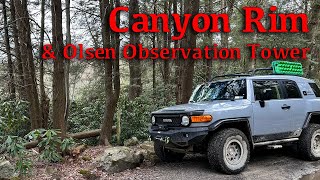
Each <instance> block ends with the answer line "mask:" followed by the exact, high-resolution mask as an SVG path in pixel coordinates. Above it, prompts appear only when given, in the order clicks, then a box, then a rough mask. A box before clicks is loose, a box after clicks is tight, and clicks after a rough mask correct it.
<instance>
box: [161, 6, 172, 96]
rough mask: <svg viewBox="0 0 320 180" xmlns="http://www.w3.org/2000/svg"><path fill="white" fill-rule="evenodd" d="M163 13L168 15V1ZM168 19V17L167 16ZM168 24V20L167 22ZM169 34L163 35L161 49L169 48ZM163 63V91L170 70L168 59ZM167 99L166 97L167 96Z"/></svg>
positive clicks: (166, 86) (166, 85)
mask: <svg viewBox="0 0 320 180" xmlns="http://www.w3.org/2000/svg"><path fill="white" fill-rule="evenodd" d="M163 3H164V13H166V14H170V9H171V8H170V4H171V2H168V1H164V2H163ZM169 17H170V16H169ZM169 23H170V20H169ZM168 37H169V33H166V32H164V33H163V42H162V43H163V45H162V47H163V48H168V47H169V46H170V43H169V40H168ZM161 61H162V62H163V83H164V87H165V89H167V88H168V84H169V77H170V69H169V61H170V60H169V59H168V60H164V59H163V60H161ZM167 97H168V96H167Z"/></svg>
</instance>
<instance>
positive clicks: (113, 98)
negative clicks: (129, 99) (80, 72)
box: [100, 0, 120, 145]
mask: <svg viewBox="0 0 320 180" xmlns="http://www.w3.org/2000/svg"><path fill="white" fill-rule="evenodd" d="M116 6H117V7H119V6H120V0H116ZM112 7H113V1H112V3H110V2H109V0H102V1H100V17H101V22H102V23H101V26H102V27H101V30H102V39H103V47H104V48H110V47H111V46H112V43H111V41H112V42H114V45H115V47H116V52H117V55H116V57H117V58H116V59H115V60H114V61H112V60H106V61H105V62H104V68H105V69H104V71H105V77H104V78H105V95H106V98H105V114H104V119H103V122H102V124H101V132H100V144H101V145H109V144H110V140H111V137H112V126H113V118H114V114H115V111H116V107H117V102H118V99H119V94H120V72H119V48H120V35H119V33H113V32H111V30H110V27H109V23H108V18H107V17H109V14H110V12H111V8H112ZM117 20H118V21H117V24H118V25H119V24H120V15H119V14H117Z"/></svg>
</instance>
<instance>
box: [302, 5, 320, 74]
mask: <svg viewBox="0 0 320 180" xmlns="http://www.w3.org/2000/svg"><path fill="white" fill-rule="evenodd" d="M319 9H320V2H319V0H313V1H311V9H310V15H309V28H310V32H309V33H308V39H309V42H310V48H311V52H310V55H311V58H310V60H309V61H307V62H305V64H306V65H305V66H306V67H308V68H307V70H306V77H308V78H311V77H312V78H315V77H313V75H314V73H313V71H315V72H316V73H318V72H317V71H319V69H320V68H319V67H320V65H319V63H320V62H319V58H320V56H319V48H318V47H317V44H318V42H319V38H318V39H317V36H319V35H317V33H318V29H319V27H320V21H319V18H320V11H319ZM312 61H313V62H317V63H318V64H317V65H315V66H317V68H313V67H314V66H313V64H312Z"/></svg>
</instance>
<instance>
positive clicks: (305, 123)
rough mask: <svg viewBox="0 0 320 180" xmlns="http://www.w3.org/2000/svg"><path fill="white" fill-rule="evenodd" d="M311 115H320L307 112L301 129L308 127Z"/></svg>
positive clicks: (316, 112)
mask: <svg viewBox="0 0 320 180" xmlns="http://www.w3.org/2000/svg"><path fill="white" fill-rule="evenodd" d="M312 115H320V111H313V112H308V114H307V118H306V120H305V122H304V124H303V127H302V128H303V129H304V128H306V127H308V125H309V122H310V120H311V117H312Z"/></svg>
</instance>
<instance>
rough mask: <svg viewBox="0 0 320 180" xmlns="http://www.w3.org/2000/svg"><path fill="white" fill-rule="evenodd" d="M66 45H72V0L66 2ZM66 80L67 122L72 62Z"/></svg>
mask: <svg viewBox="0 0 320 180" xmlns="http://www.w3.org/2000/svg"><path fill="white" fill-rule="evenodd" d="M66 19H67V20H66V27H67V34H66V39H67V40H66V44H71V28H70V24H71V18H70V0H66ZM65 79H66V96H67V107H66V114H65V120H66V121H67V119H68V116H69V108H70V61H66V71H65Z"/></svg>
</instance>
